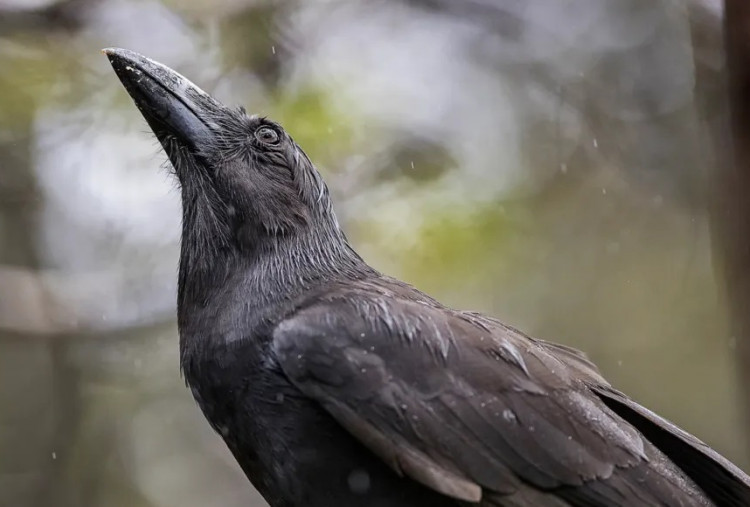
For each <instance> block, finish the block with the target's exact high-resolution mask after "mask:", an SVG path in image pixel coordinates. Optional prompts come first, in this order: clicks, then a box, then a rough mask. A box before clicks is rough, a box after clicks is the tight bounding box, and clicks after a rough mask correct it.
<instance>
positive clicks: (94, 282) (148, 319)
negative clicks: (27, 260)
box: [0, 265, 174, 335]
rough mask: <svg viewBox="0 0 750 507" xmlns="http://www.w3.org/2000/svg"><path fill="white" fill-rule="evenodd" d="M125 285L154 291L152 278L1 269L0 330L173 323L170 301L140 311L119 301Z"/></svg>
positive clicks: (50, 332) (53, 330)
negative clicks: (151, 285) (151, 286)
mask: <svg viewBox="0 0 750 507" xmlns="http://www.w3.org/2000/svg"><path fill="white" fill-rule="evenodd" d="M126 286H127V287H129V290H132V291H135V292H138V290H139V289H140V290H143V291H145V290H149V288H150V284H149V280H148V279H143V280H138V279H135V278H134V276H133V275H132V274H130V275H128V274H123V273H118V272H109V271H101V272H90V273H65V272H59V271H53V270H36V269H29V268H23V267H16V266H9V265H0V330H6V331H13V332H20V333H31V334H39V335H58V334H64V333H70V332H74V331H75V332H78V333H80V332H94V331H99V332H101V331H112V330H117V329H127V328H131V327H133V326H138V327H140V326H144V327H146V326H150V325H153V324H156V323H161V322H168V321H170V320H172V319H173V313H174V309H173V305H172V303H171V301H169V302H166V303H164V304H158V303H153V302H152V304H149V305H143V307H141V306H139V305H137V304H136V305H133V304H128V301H127V299H128V298H123V297H118V294H124V293H125V291H123V290H121V288H122V287H126ZM151 290H153V288H151ZM103 292H104V293H103ZM149 301H152V300H149Z"/></svg>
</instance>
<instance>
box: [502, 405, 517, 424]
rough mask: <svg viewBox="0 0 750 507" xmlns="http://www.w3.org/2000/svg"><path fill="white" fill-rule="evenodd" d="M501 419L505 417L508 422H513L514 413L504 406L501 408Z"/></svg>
mask: <svg viewBox="0 0 750 507" xmlns="http://www.w3.org/2000/svg"><path fill="white" fill-rule="evenodd" d="M503 419H505V420H506V421H508V422H515V421H516V414H514V413H513V411H512V410H511V409H509V408H506V409H505V410H503Z"/></svg>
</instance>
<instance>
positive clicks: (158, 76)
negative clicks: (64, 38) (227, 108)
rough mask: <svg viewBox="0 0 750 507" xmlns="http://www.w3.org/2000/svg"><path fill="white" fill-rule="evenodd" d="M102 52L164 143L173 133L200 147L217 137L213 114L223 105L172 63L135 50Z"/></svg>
mask: <svg viewBox="0 0 750 507" xmlns="http://www.w3.org/2000/svg"><path fill="white" fill-rule="evenodd" d="M102 52H103V53H104V54H106V55H107V57H109V61H110V63H111V64H112V68H114V70H115V73H117V77H119V78H120V81H122V84H123V85H124V86H125V89H126V90H127V92H128V93H129V94H130V96H131V97H132V98H133V101H134V102H135V105H136V106H137V107H138V109H139V110H140V111H141V114H143V116H144V118H146V121H147V122H148V124H149V126H150V127H151V130H153V131H154V133H155V134H156V135H157V137H158V138H159V140H160V141H162V143H164V142H165V140H166V139H168V138H170V137H171V138H176V139H177V140H178V142H181V143H183V144H185V145H186V146H188V147H190V148H193V149H195V150H200V149H201V148H202V147H203V146H205V144H206V143H207V142H210V140H211V139H212V138H213V137H214V135H215V134H214V132H215V130H216V125H215V124H214V123H213V121H212V118H215V117H216V114H217V113H219V112H220V111H221V110H222V109H223V106H222V105H221V104H220V103H219V102H217V101H216V100H215V99H213V98H212V97H211V96H210V95H208V94H207V93H206V92H204V91H203V90H201V89H200V88H198V87H197V86H196V85H194V84H193V83H191V82H190V81H189V80H188V79H186V78H185V77H184V76H182V75H180V74H179V73H177V72H175V71H174V70H172V69H170V68H169V67H166V66H165V65H162V64H160V63H158V62H155V61H153V60H151V59H149V58H146V57H145V56H143V55H139V54H138V53H135V52H133V51H129V50H127V49H120V48H107V49H103V50H102ZM165 148H166V146H165Z"/></svg>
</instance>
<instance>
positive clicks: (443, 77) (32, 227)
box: [0, 0, 750, 507]
mask: <svg viewBox="0 0 750 507" xmlns="http://www.w3.org/2000/svg"><path fill="white" fill-rule="evenodd" d="M722 37H723V35H722V5H721V2H719V1H713V0H703V1H697V0H695V1H686V2H682V3H680V2H674V1H667V0H663V1H655V0H566V1H549V0H548V1H542V0H525V1H520V0H519V1H513V0H499V1H490V0H464V1H460V2H456V1H453V0H370V1H366V0H340V1H336V0H332V1H325V2H324V1H312V0H286V1H278V2H270V1H269V2H264V1H249V0H227V1H223V2H214V1H209V0H189V1H177V0H165V1H162V2H159V1H148V0H143V1H140V0H69V1H55V0H34V1H25V0H24V1H22V0H0V505H2V506H5V505H8V506H31V507H37V506H40V507H41V506H44V507H46V506H55V507H57V506H60V507H68V506H71V507H73V506H82V507H89V506H92V507H93V506H115V507H117V506H123V507H125V506H135V507H162V506H163V507H171V506H175V507H177V506H180V507H187V506H195V507H199V506H200V507H203V506H216V507H218V506H222V507H224V506H229V507H231V506H237V507H239V506H246V505H248V499H249V498H257V500H255V503H254V504H252V503H251V504H252V505H259V506H260V505H264V504H263V502H262V500H260V499H259V497H257V495H255V493H254V492H253V491H252V489H251V487H250V486H249V484H248V483H247V481H246V480H245V479H244V477H243V476H242V474H241V472H240V471H239V468H238V467H237V465H236V464H235V463H234V461H233V459H232V458H231V456H230V455H229V452H228V451H227V450H226V449H225V447H224V445H223V443H221V441H220V439H219V438H218V437H217V436H215V435H213V433H212V431H211V430H210V428H209V426H208V424H207V423H205V421H204V420H203V418H202V415H201V414H200V412H199V410H198V408H197V407H196V406H195V404H194V402H193V400H192V398H191V396H190V393H189V392H188V390H187V389H185V387H184V384H183V381H182V379H181V378H180V375H179V370H178V360H177V335H176V326H175V322H174V319H175V308H174V306H175V291H176V289H175V284H176V272H177V252H178V240H179V219H180V218H179V194H178V192H177V191H176V187H175V183H174V182H173V181H172V179H171V177H170V175H169V171H168V170H167V169H165V167H164V163H165V159H166V157H165V156H164V155H163V154H162V153H161V152H160V149H159V147H158V143H157V142H156V140H155V138H154V137H153V135H151V134H150V133H148V132H147V130H148V129H147V127H146V125H145V122H144V121H143V120H142V118H141V117H140V115H139V113H138V111H137V110H136V109H135V108H134V107H133V105H132V103H131V101H130V99H129V97H128V96H127V94H126V93H125V92H124V91H123V90H122V87H121V85H120V83H119V81H118V80H117V78H116V77H115V75H114V74H113V73H112V70H111V68H110V66H109V64H108V62H107V59H106V58H105V57H104V56H103V55H101V54H100V53H99V50H100V49H101V48H102V47H107V46H119V47H125V48H128V49H132V50H135V51H138V52H141V53H143V54H146V55H147V56H150V57H152V58H154V59H156V60H159V61H162V62H163V63H165V64H167V65H169V66H170V67H172V68H175V69H177V70H178V71H180V72H181V73H183V74H185V75H186V76H188V77H189V78H190V79H191V80H193V81H194V82H196V83H197V84H198V85H200V86H201V87H202V88H204V89H205V90H206V91H209V92H210V93H212V94H214V95H215V96H216V97H217V98H219V99H220V100H222V101H223V102H225V103H228V104H235V103H236V104H243V105H244V106H246V108H247V109H248V111H251V112H255V113H259V114H264V115H268V116H270V117H271V118H274V119H276V120H279V121H280V122H282V123H283V124H284V126H285V127H286V129H287V130H288V131H289V132H290V133H291V134H292V136H294V137H295V139H296V140H297V141H298V142H299V143H300V144H301V145H302V147H303V148H304V149H305V150H306V151H307V152H308V154H309V155H310V156H311V158H312V159H313V160H314V161H315V162H316V164H317V165H318V167H319V168H320V169H321V171H322V172H323V174H324V176H325V177H326V179H327V181H328V183H329V186H330V187H331V191H332V194H333V196H334V199H335V203H336V207H337V210H338V213H339V217H340V219H341V221H342V222H343V224H344V228H345V229H346V231H347V233H348V235H349V237H350V239H351V240H352V242H353V243H354V245H355V247H356V248H357V249H358V250H359V251H360V253H361V254H362V255H363V256H364V257H365V259H366V260H368V261H369V262H370V263H371V264H373V265H374V266H375V267H377V268H379V269H381V270H383V271H385V272H387V273H389V274H391V275H394V276H397V277H400V278H403V279H405V280H407V281H409V282H411V283H413V284H415V285H416V286H417V287H419V288H421V289H423V290H425V291H427V292H429V293H431V294H432V295H433V296H435V297H437V298H438V299H441V300H442V301H444V302H446V303H448V304H450V305H452V306H455V307H459V308H466V309H474V310H479V311H483V312H487V313H490V314H492V315H494V316H497V317H500V318H501V319H503V320H505V321H506V322H508V323H509V324H512V325H514V326H516V327H519V328H521V329H523V330H525V331H526V332H528V333H529V334H532V335H534V336H537V337H540V338H544V339H548V340H552V341H558V342H562V343H565V344H568V345H572V346H575V347H577V348H580V349H582V350H584V351H586V352H587V353H588V354H589V356H590V357H591V358H592V359H593V360H594V361H595V362H596V363H597V364H598V365H599V366H600V367H601V369H602V371H603V372H604V374H605V376H606V377H607V378H608V379H609V380H610V381H611V382H612V383H613V384H614V385H615V386H616V387H618V388H620V389H622V390H623V391H625V392H626V393H628V394H629V395H630V396H632V397H633V398H634V399H636V400H637V401H639V402H640V403H642V404H644V405H646V406H647V407H649V408H651V409H653V410H655V411H656V412H658V413H660V414H661V415H663V416H665V417H667V418H669V419H671V420H673V421H674V422H676V423H677V424H679V425H680V426H682V427H683V428H685V429H686V430H688V431H690V432H692V433H694V434H696V435H697V436H699V437H700V438H701V439H703V440H705V441H706V442H707V443H709V444H710V445H712V446H714V447H715V448H716V449H717V450H719V451H720V452H721V453H723V454H725V455H726V456H727V457H729V458H730V459H732V460H734V461H735V462H736V463H738V464H739V465H740V466H742V467H743V468H744V469H745V470H748V469H749V468H750V455H749V454H748V438H749V437H750V434H749V433H748V431H747V430H746V429H745V427H746V425H745V424H744V423H743V410H745V403H744V401H745V400H746V399H747V394H746V393H745V391H743V389H742V386H743V383H742V382H741V381H740V378H742V376H743V375H744V376H745V378H750V374H748V371H750V366H749V367H748V368H743V367H742V361H739V360H738V358H739V357H740V355H739V351H741V350H743V344H744V343H745V342H744V341H743V340H744V337H743V333H744V332H745V330H746V329H747V327H743V326H741V325H738V324H737V322H738V319H736V318H735V319H734V321H732V319H731V312H732V311H734V314H735V315H740V314H750V312H746V311H743V310H744V309H745V308H747V305H746V303H747V302H748V301H750V299H743V296H742V294H743V293H742V291H741V290H739V291H738V290H729V291H728V290H726V287H725V285H729V287H730V289H731V288H732V287H733V285H732V281H733V280H737V279H744V278H747V276H746V275H744V273H750V270H748V269H747V264H743V262H742V258H741V257H740V258H738V257H736V256H735V257H733V256H731V255H727V252H728V251H729V252H731V250H732V248H731V246H732V245H733V244H734V243H733V239H735V238H739V237H744V236H742V229H741V227H739V228H734V227H724V228H722V227H717V225H716V224H717V223H718V224H719V225H726V224H728V223H730V224H731V223H733V222H732V221H731V219H732V216H735V215H732V214H731V213H730V212H731V211H732V210H733V209H734V208H731V207H728V206H726V204H727V203H731V202H734V201H732V199H735V200H737V201H738V202H739V201H741V200H742V196H743V195H745V194H744V192H743V191H744V188H746V187H743V186H742V185H741V183H742V180H733V179H731V178H727V177H726V175H727V173H726V168H727V167H729V166H730V162H728V161H729V160H730V157H729V156H728V154H729V153H730V152H731V150H732V146H731V144H730V143H728V142H726V141H727V140H728V139H729V137H730V136H729V134H728V130H727V128H728V127H727V118H728V114H727V103H726V101H727V93H726V82H725V80H726V75H725V70H726V65H725V57H724V52H723V49H722V43H723V41H722ZM740 38H741V37H740ZM747 40H750V38H749V39H747ZM749 131H750V130H749ZM747 145H750V143H747ZM749 174H750V173H749ZM717 183H721V185H717ZM717 210H718V211H717ZM727 210H729V211H730V212H727ZM735 211H736V210H735ZM741 211H742V210H741V209H740V210H739V212H741ZM738 223H739V222H738ZM743 223H744V222H743ZM740 225H741V223H740ZM727 259H728V260H727ZM724 275H727V276H726V278H725V276H724ZM743 277H744V278H743ZM725 280H726V281H728V282H729V284H726V283H725ZM748 362H750V361H748ZM251 502H252V501H251Z"/></svg>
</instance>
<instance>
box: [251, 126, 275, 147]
mask: <svg viewBox="0 0 750 507" xmlns="http://www.w3.org/2000/svg"><path fill="white" fill-rule="evenodd" d="M255 139H257V140H258V141H260V142H261V143H263V144H276V143H278V142H279V133H278V132H276V131H275V130H274V129H272V128H271V127H261V128H259V129H258V130H256V131H255Z"/></svg>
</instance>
